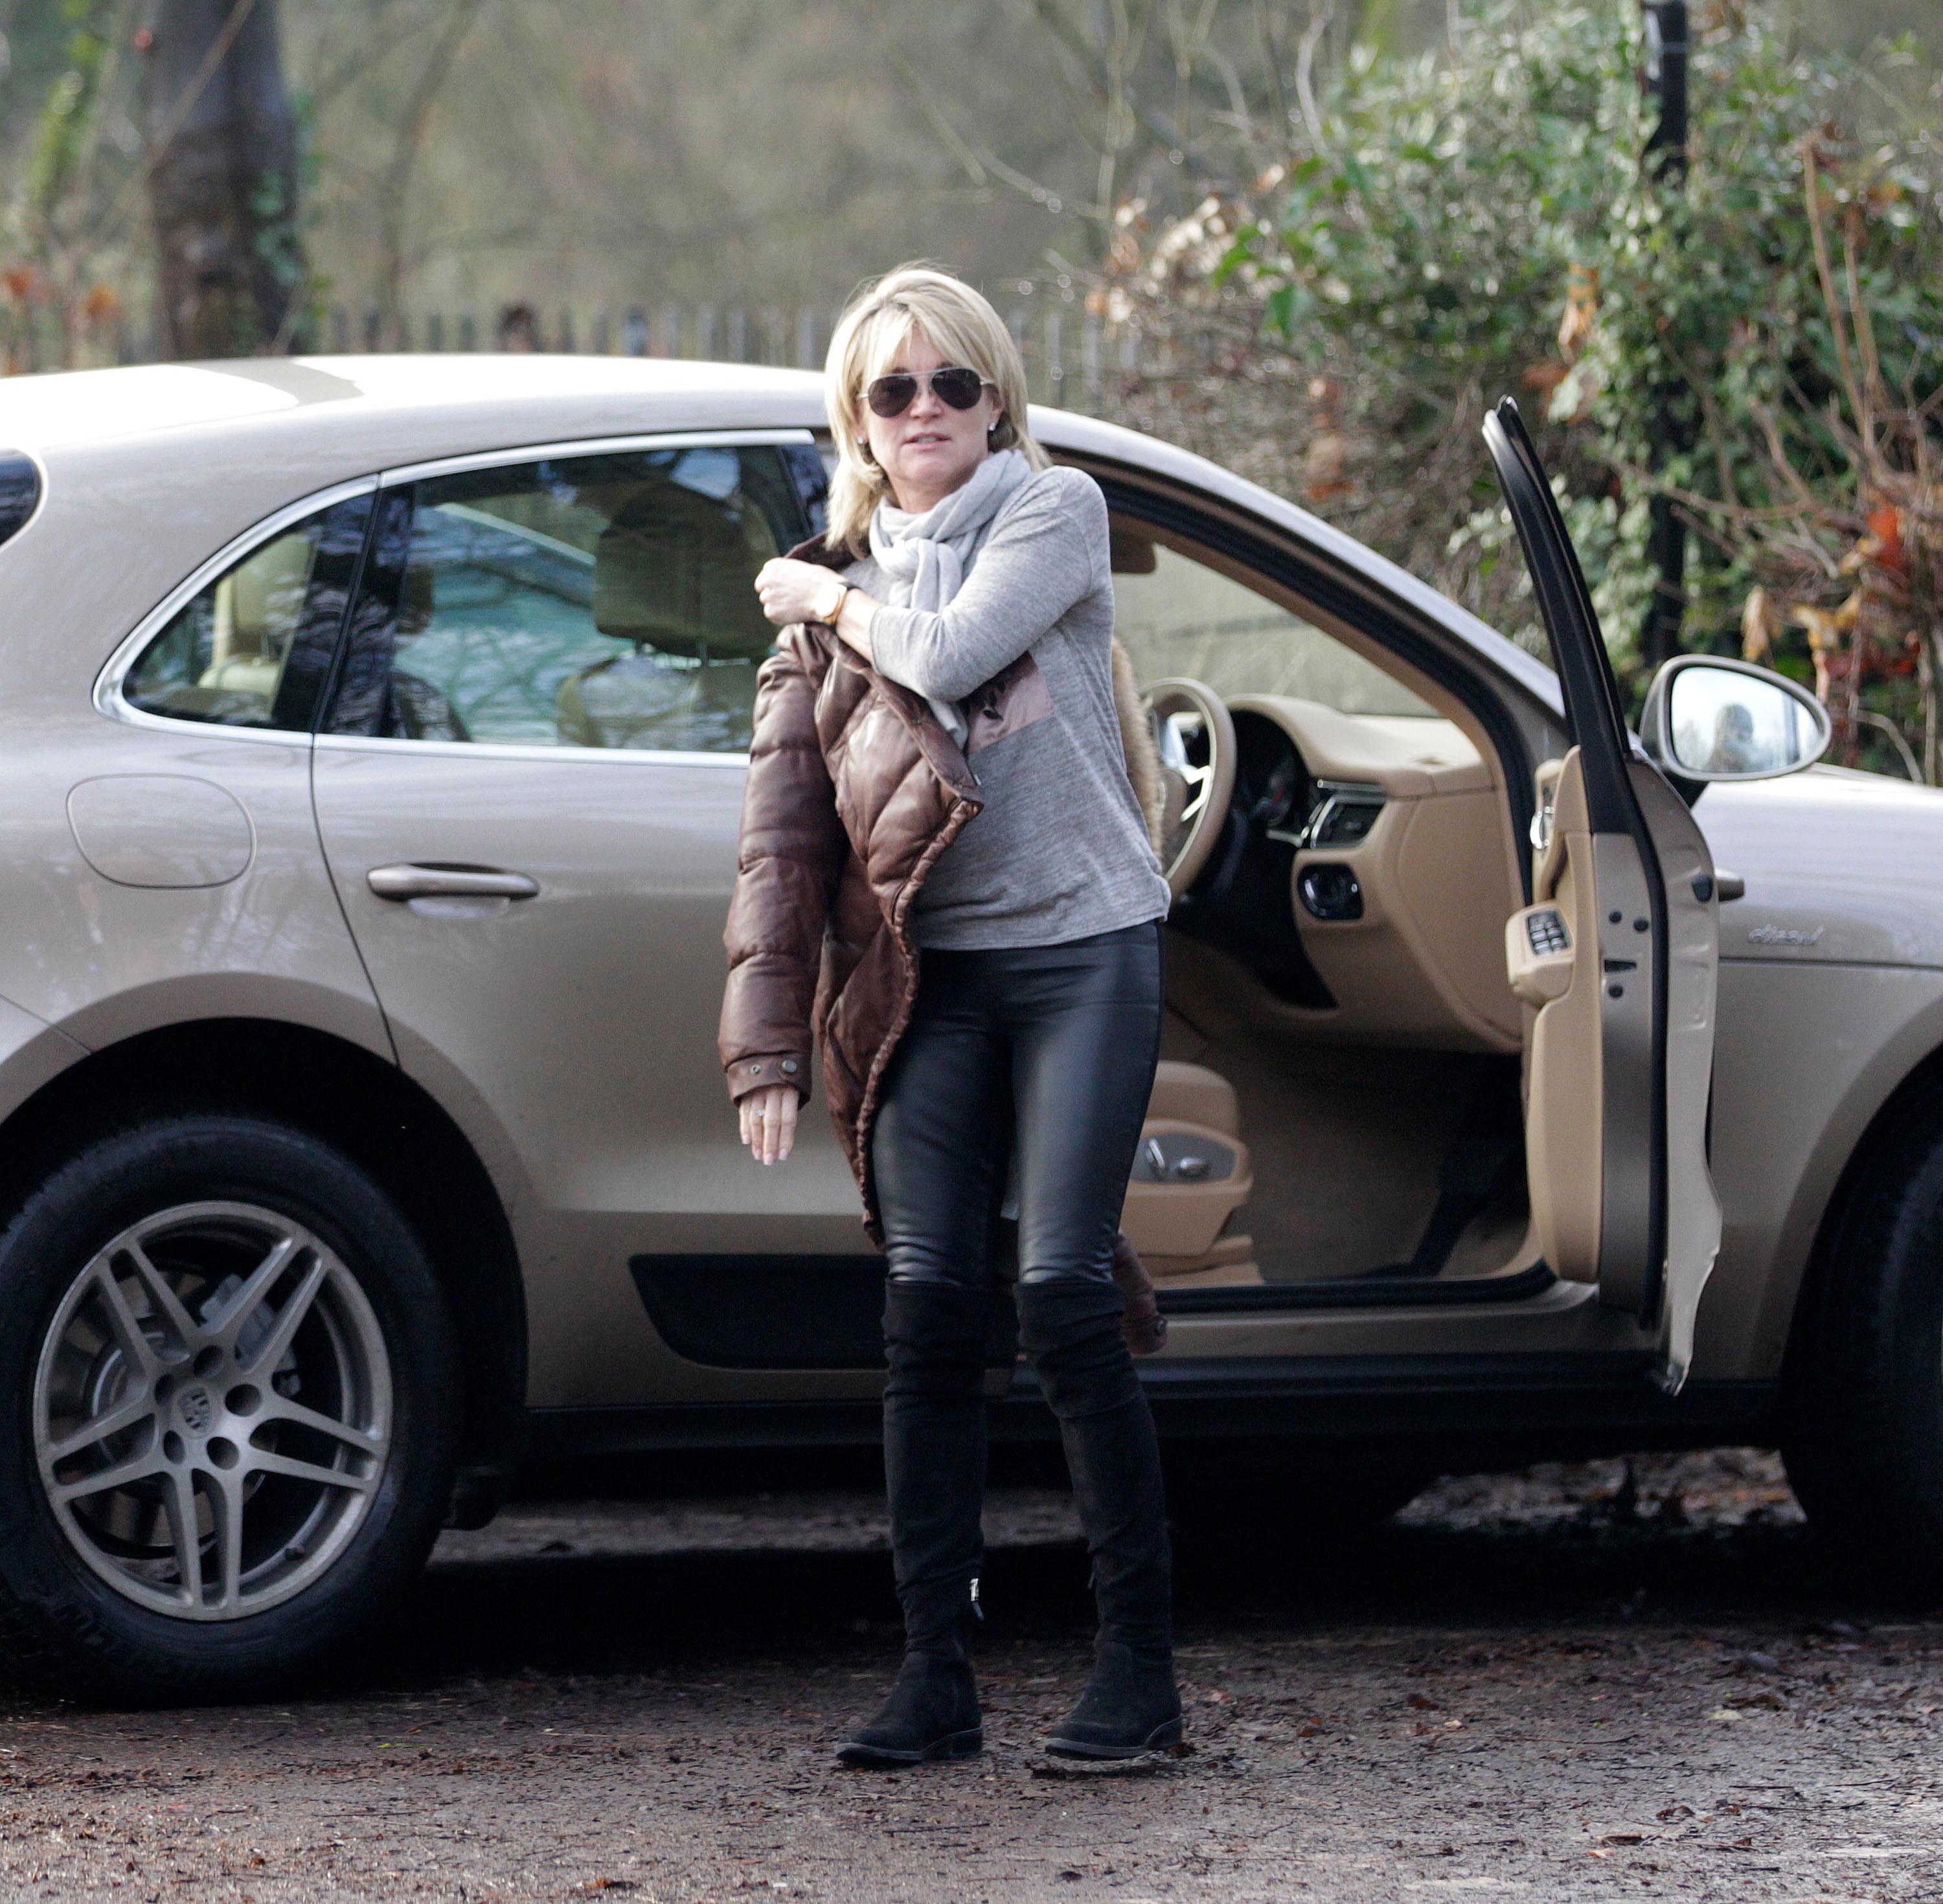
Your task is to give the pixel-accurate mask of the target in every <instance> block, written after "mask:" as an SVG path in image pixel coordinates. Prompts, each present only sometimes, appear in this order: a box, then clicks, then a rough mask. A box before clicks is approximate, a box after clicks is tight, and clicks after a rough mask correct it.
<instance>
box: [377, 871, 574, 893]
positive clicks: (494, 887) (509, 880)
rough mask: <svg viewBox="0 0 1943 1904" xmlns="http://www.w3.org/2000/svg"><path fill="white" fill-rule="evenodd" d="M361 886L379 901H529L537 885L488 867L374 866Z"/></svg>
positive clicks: (537, 881)
mask: <svg viewBox="0 0 1943 1904" xmlns="http://www.w3.org/2000/svg"><path fill="white" fill-rule="evenodd" d="M364 883H365V884H366V885H367V886H370V889H371V890H372V891H373V892H375V893H376V894H377V895H378V897H379V898H381V899H429V898H464V899H530V898H533V897H535V896H536V895H537V894H538V892H539V889H540V887H539V880H529V879H528V878H527V877H526V874H523V873H502V872H501V871H499V870H498V869H497V868H494V867H491V866H410V865H405V866H374V867H373V868H372V869H371V870H370V872H368V873H367V874H365V875H364Z"/></svg>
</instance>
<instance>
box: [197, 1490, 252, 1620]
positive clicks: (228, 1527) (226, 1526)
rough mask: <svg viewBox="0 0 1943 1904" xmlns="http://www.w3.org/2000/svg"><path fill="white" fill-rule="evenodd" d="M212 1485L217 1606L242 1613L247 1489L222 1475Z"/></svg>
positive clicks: (229, 1611)
mask: <svg viewBox="0 0 1943 1904" xmlns="http://www.w3.org/2000/svg"><path fill="white" fill-rule="evenodd" d="M204 1479H206V1480H208V1481H209V1482H210V1488H209V1504H210V1513H211V1514H212V1515H213V1516H214V1517H215V1521H216V1605H217V1606H218V1607H219V1608H220V1609H221V1610H222V1611H223V1612H225V1613H228V1614H234V1613H236V1612H238V1611H241V1598H242V1592H243V1490H242V1488H241V1486H240V1485H237V1484H236V1483H235V1482H232V1481H229V1480H228V1479H225V1478H223V1477H220V1476H215V1477H212V1476H204Z"/></svg>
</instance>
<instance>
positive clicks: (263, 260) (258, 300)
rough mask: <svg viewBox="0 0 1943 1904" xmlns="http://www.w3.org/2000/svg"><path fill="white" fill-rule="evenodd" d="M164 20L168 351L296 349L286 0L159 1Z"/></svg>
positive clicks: (154, 162)
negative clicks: (283, 22)
mask: <svg viewBox="0 0 1943 1904" xmlns="http://www.w3.org/2000/svg"><path fill="white" fill-rule="evenodd" d="M153 19H154V22H155V24H154V26H153V29H152V36H151V37H150V38H149V42H148V63H147V69H146V73H145V75H144V89H143V90H144V106H145V110H146V119H147V134H148V140H149V155H150V171H149V192H150V196H151V198H152V202H153V204H154V207H155V240H156V245H157V249H158V272H157V286H156V288H157V302H158V311H159V313H160V316H161V333H162V339H163V345H164V350H165V352H166V353H167V355H169V356H170V357H173V358H210V357H247V356H251V355H260V354H262V353H263V352H269V351H278V350H288V349H291V348H292V347H293V345H297V344H299V342H300V339H299V336H298V334H297V333H298V331H299V325H300V320H301V317H302V310H303V304H302V299H303V293H304V260H303V246H302V239H301V238H300V237H299V233H298V229H297V135H296V120H295V118H294V117H293V115H292V113H291V111H290V100H289V98H288V97H287V94H285V92H284V75H283V60H282V51H281V45H280V41H279V35H278V31H277V0H158V4H157V5H156V7H155V13H154V15H153Z"/></svg>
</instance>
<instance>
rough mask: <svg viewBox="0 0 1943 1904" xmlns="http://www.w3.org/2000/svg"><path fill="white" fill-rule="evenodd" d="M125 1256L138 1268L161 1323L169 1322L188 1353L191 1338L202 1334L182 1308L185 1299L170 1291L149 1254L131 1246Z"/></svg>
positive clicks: (186, 1311) (136, 1244) (137, 1244)
mask: <svg viewBox="0 0 1943 1904" xmlns="http://www.w3.org/2000/svg"><path fill="white" fill-rule="evenodd" d="M125 1254H127V1258H128V1261H130V1263H132V1264H134V1266H135V1273H136V1274H137V1276H140V1278H141V1279H142V1286H143V1288H145V1289H146V1290H147V1291H148V1292H149V1301H150V1302H151V1303H152V1304H154V1305H155V1310H156V1313H157V1314H158V1315H159V1316H161V1319H162V1320H163V1321H164V1322H167V1324H168V1325H169V1328H170V1330H171V1331H173V1334H174V1336H175V1338H176V1341H177V1342H179V1343H180V1344H181V1345H182V1347H183V1351H184V1352H185V1353H186V1352H187V1350H188V1348H189V1339H190V1337H192V1336H195V1335H197V1334H200V1333H201V1331H199V1330H198V1328H197V1326H196V1322H195V1317H194V1316H192V1315H191V1314H190V1313H189V1311H188V1310H186V1309H185V1308H184V1307H183V1304H182V1298H181V1297H180V1296H178V1295H177V1294H176V1292H175V1291H174V1290H173V1289H172V1288H170V1287H169V1279H168V1278H167V1276H164V1275H163V1273H161V1270H158V1269H157V1268H156V1267H155V1264H153V1263H152V1262H151V1261H149V1253H148V1251H146V1250H145V1249H144V1248H143V1247H142V1245H140V1243H137V1242H131V1243H130V1244H129V1245H128V1247H127V1251H125Z"/></svg>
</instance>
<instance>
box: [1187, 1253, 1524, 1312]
mask: <svg viewBox="0 0 1943 1904" xmlns="http://www.w3.org/2000/svg"><path fill="white" fill-rule="evenodd" d="M1557 1281H1558V1277H1556V1276H1554V1275H1553V1274H1552V1271H1551V1270H1550V1269H1549V1267H1547V1266H1546V1265H1545V1264H1542V1263H1534V1264H1532V1265H1531V1266H1530V1268H1528V1269H1523V1270H1518V1272H1517V1273H1515V1275H1511V1276H1465V1277H1453V1278H1452V1279H1449V1280H1445V1279H1441V1278H1439V1277H1436V1276H1418V1277H1404V1276H1357V1277H1343V1278H1334V1279H1331V1280H1329V1281H1327V1282H1279V1283H1277V1282H1271V1283H1246V1284H1240V1285H1229V1286H1226V1287H1223V1288H1215V1289H1170V1288H1168V1287H1167V1286H1166V1285H1165V1283H1163V1284H1162V1285H1161V1286H1160V1288H1159V1291H1158V1292H1157V1293H1158V1294H1159V1297H1160V1306H1161V1311H1162V1314H1164V1315H1167V1316H1236V1315H1245V1316H1258V1315H1261V1314H1263V1313H1271V1314H1274V1313H1281V1312H1282V1311H1285V1310H1291V1309H1300V1310H1316V1309H1420V1308H1435V1309H1442V1308H1444V1307H1447V1306H1448V1305H1450V1304H1453V1303H1457V1304H1471V1303H1501V1302H1524V1301H1528V1300H1529V1299H1530V1297H1533V1296H1538V1295H1542V1294H1544V1292H1545V1291H1546V1290H1548V1289H1549V1288H1551V1287H1552V1285H1553V1284H1554V1283H1555V1282H1557Z"/></svg>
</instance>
